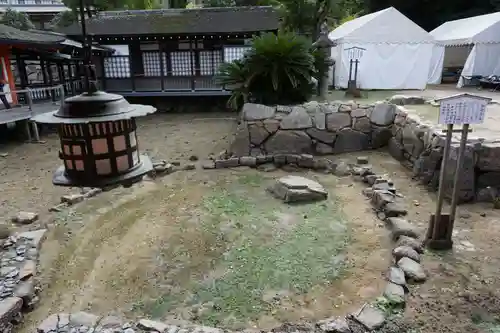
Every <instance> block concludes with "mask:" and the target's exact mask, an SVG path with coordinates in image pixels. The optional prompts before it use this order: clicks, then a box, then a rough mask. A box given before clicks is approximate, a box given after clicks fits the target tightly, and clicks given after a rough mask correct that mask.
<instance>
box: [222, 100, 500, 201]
mask: <svg viewBox="0 0 500 333" xmlns="http://www.w3.org/2000/svg"><path fill="white" fill-rule="evenodd" d="M423 103H426V101H425V99H423V98H421V97H411V96H410V97H408V96H393V97H392V98H391V99H390V100H388V101H381V102H376V103H374V104H371V105H362V104H358V103H355V102H353V101H351V102H340V101H337V102H327V103H318V102H308V103H305V104H303V105H297V106H276V107H270V106H265V105H258V104H252V103H248V104H246V105H245V106H244V107H243V110H242V112H241V115H240V124H239V125H238V128H237V131H236V134H235V137H234V140H233V141H232V143H231V145H230V148H229V151H228V153H229V154H228V157H229V158H230V159H231V162H234V161H235V160H237V159H238V158H240V159H241V158H247V157H248V156H253V157H256V158H261V159H262V157H263V156H267V157H273V156H276V155H282V154H311V155H330V154H340V153H346V152H354V151H362V150H367V149H376V148H381V147H385V146H387V147H388V150H389V152H390V154H391V155H392V156H393V157H394V158H396V159H397V160H399V161H401V162H402V163H403V164H404V165H405V166H407V167H409V168H410V169H412V170H413V173H414V176H415V178H416V179H419V180H420V182H421V183H422V184H425V185H427V186H428V187H429V189H431V190H436V189H437V186H438V180H439V173H440V168H441V161H442V158H443V147H444V142H445V134H444V133H443V132H442V129H441V128H440V127H439V126H437V125H436V124H432V123H428V122H425V121H423V120H422V119H420V118H419V117H418V116H416V115H414V114H412V113H411V112H408V110H407V109H406V108H405V107H404V105H411V104H423ZM436 112H437V110H436ZM458 146H459V143H458V137H456V136H455V137H454V141H453V144H452V147H451V154H450V160H451V163H450V164H449V168H447V170H446V173H445V176H446V178H445V181H446V184H445V189H446V191H445V193H446V195H447V196H448V197H450V196H451V190H452V184H453V177H454V174H455V166H456V160H457V157H458ZM216 164H217V163H216ZM220 165H226V163H220ZM237 165H238V163H230V164H229V165H228V166H237ZM460 177H461V182H460V183H461V189H460V193H459V201H460V202H467V201H472V200H478V201H492V200H493V198H494V197H496V196H497V194H499V193H500V191H499V190H500V139H499V140H497V141H495V140H491V139H490V140H488V139H485V138H479V139H478V138H473V139H470V140H469V141H468V145H467V150H466V157H465V162H464V164H463V166H462V172H461V176H460Z"/></svg>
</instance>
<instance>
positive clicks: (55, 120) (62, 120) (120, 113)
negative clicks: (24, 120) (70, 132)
mask: <svg viewBox="0 0 500 333" xmlns="http://www.w3.org/2000/svg"><path fill="white" fill-rule="evenodd" d="M154 112H156V108H155V107H153V106H151V105H142V104H130V103H129V102H128V101H127V100H126V99H125V98H124V97H123V96H121V95H116V94H108V93H105V92H102V91H96V92H87V93H83V94H81V95H78V96H74V97H70V98H67V99H66V100H65V101H64V103H63V105H61V107H60V108H59V109H58V110H55V111H51V112H47V113H43V114H40V115H37V116H35V117H33V118H32V119H33V120H34V121H36V122H38V123H44V124H79V123H93V122H104V121H114V120H125V119H131V118H136V117H142V116H145V115H148V114H152V113H154Z"/></svg>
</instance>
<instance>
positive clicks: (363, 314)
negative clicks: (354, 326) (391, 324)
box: [353, 305, 385, 331]
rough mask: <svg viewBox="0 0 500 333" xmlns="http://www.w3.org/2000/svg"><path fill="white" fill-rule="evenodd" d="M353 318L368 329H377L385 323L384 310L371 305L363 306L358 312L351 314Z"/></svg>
mask: <svg viewBox="0 0 500 333" xmlns="http://www.w3.org/2000/svg"><path fill="white" fill-rule="evenodd" d="M353 318H354V319H355V320H356V321H357V322H359V323H360V324H361V325H363V326H364V327H365V328H366V329H367V330H369V331H373V330H376V329H379V328H381V327H382V326H383V325H384V323H385V314H384V312H382V310H380V309H378V308H375V307H373V306H371V305H366V306H363V308H362V309H361V310H360V311H358V313H356V314H354V315H353Z"/></svg>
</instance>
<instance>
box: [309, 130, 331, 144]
mask: <svg viewBox="0 0 500 333" xmlns="http://www.w3.org/2000/svg"><path fill="white" fill-rule="evenodd" d="M306 133H307V134H308V135H309V136H310V137H311V138H312V139H314V140H317V141H320V142H323V143H326V144H333V143H334V142H335V139H336V138H337V134H336V133H332V132H328V131H325V130H319V129H317V128H309V129H307V130H306Z"/></svg>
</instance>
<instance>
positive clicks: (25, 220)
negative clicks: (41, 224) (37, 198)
mask: <svg viewBox="0 0 500 333" xmlns="http://www.w3.org/2000/svg"><path fill="white" fill-rule="evenodd" d="M36 220H38V214H37V213H32V212H19V213H17V215H16V216H14V217H13V218H12V222H14V223H19V224H31V223H33V222H35V221H36Z"/></svg>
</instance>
